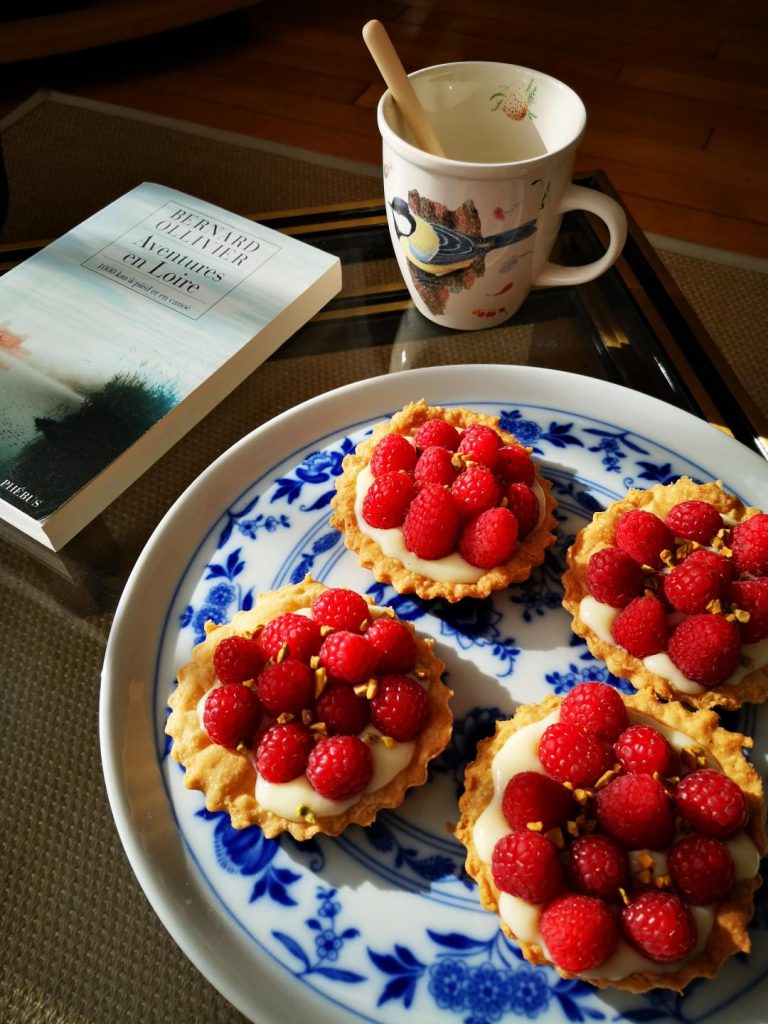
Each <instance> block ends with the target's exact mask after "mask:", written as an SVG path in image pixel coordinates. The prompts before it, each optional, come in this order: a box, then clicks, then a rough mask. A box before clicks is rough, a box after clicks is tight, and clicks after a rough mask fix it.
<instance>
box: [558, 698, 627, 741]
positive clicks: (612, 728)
mask: <svg viewBox="0 0 768 1024" xmlns="http://www.w3.org/2000/svg"><path fill="white" fill-rule="evenodd" d="M560 721H561V722H570V723H571V725H580V726H581V727H582V728H583V729H586V730H587V732H591V733H594V735H595V736H597V737H598V738H599V739H601V740H608V741H609V742H611V741H613V740H615V739H616V737H617V736H618V735H619V733H621V732H622V730H623V729H626V727H627V725H628V723H629V718H628V717H627V709H626V708H625V707H624V701H623V700H622V699H621V694H620V693H619V691H618V690H615V689H614V688H613V687H612V686H608V684H607V683H578V684H577V685H576V686H574V688H573V689H572V690H571V691H570V693H568V694H566V696H565V697H563V699H562V701H561V703H560Z"/></svg>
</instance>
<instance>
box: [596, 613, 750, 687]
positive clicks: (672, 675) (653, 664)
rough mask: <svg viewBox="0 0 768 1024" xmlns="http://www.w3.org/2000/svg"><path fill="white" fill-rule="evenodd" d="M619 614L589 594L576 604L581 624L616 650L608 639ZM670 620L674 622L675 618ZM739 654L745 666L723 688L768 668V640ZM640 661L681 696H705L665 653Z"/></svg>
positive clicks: (733, 674)
mask: <svg viewBox="0 0 768 1024" xmlns="http://www.w3.org/2000/svg"><path fill="white" fill-rule="evenodd" d="M620 611H621V609H620V608H613V607H612V606H611V605H609V604H602V603H601V602H600V601H597V600H596V599H595V598H594V597H592V595H591V594H588V595H587V596H586V597H583V598H582V599H581V602H580V604H579V615H580V617H581V619H582V621H583V622H584V623H586V625H587V626H589V628H590V629H591V630H592V632H593V633H595V634H596V635H597V636H598V637H599V638H600V639H601V640H602V641H603V642H604V643H608V644H613V645H614V646H615V647H618V646H620V645H619V644H617V643H616V641H615V640H614V639H613V637H612V636H611V627H612V626H613V623H614V620H615V619H616V617H617V616H618V614H619V612H620ZM672 618H673V621H675V620H674V617H672ZM741 653H742V661H743V662H744V663H743V664H741V665H739V667H738V668H737V669H736V671H735V672H732V673H731V675H729V676H728V678H727V679H726V680H725V682H724V683H723V684H722V685H723V686H735V685H736V684H737V683H740V682H741V680H742V679H743V678H744V676H746V675H748V674H749V673H750V672H754V670H755V669H757V668H762V667H763V666H764V665H766V664H768V638H766V639H765V640H760V641H758V642H757V643H756V644H743V646H742V648H741ZM640 660H641V661H642V663H643V665H645V667H646V668H647V669H648V671H649V672H654V673H655V674H656V675H657V676H662V678H664V679H668V680H669V681H670V683H672V685H673V686H674V687H675V689H676V690H678V691H679V692H680V693H704V691H705V690H706V689H707V687H706V686H702V685H701V683H696V682H694V680H693V679H689V678H688V677H687V676H686V675H683V673H682V672H681V671H680V669H679V668H678V667H677V665H675V663H674V662H673V661H672V659H671V658H670V656H669V655H668V654H667V653H666V651H660V652H659V653H658V654H651V655H649V656H648V657H647V658H641V659H640Z"/></svg>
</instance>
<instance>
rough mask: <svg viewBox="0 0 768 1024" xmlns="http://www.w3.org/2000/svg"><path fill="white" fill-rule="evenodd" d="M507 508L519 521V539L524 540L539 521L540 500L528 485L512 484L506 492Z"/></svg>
mask: <svg viewBox="0 0 768 1024" xmlns="http://www.w3.org/2000/svg"><path fill="white" fill-rule="evenodd" d="M504 497H505V498H506V499H507V508H508V509H509V511H510V512H511V513H512V515H513V516H514V517H515V519H516V520H517V538H518V540H523V539H524V538H525V537H527V536H528V534H529V533H530V532H531V531H532V530H533V529H534V528H535V527H536V524H537V523H538V521H539V499H538V498H537V497H536V495H535V494H534V493H533V491H532V490H531V488H530V487H529V486H528V484H524V483H512V484H510V485H509V486H508V487H507V489H506V491H505V492H504Z"/></svg>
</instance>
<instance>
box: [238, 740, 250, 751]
mask: <svg viewBox="0 0 768 1024" xmlns="http://www.w3.org/2000/svg"><path fill="white" fill-rule="evenodd" d="M235 750H236V751H237V752H238V753H239V754H245V753H246V752H247V750H248V744H247V743H243V741H242V740H240V742H239V743H238V744H237V746H236V747H235Z"/></svg>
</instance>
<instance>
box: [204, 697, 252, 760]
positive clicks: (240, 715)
mask: <svg viewBox="0 0 768 1024" xmlns="http://www.w3.org/2000/svg"><path fill="white" fill-rule="evenodd" d="M260 717H261V704H260V703H259V698H258V697H257V696H256V694H255V693H254V692H253V690H252V689H251V688H250V687H249V686H243V684H242V683H224V685H223V686H216V687H214V688H213V689H212V690H211V691H210V692H209V693H208V696H207V697H206V698H205V707H204V709H203V728H204V729H205V731H206V732H207V733H208V739H209V740H211V742H212V743H218V744H220V746H222V747H232V748H234V747H236V746H237V745H238V744H239V743H245V742H249V741H250V740H251V739H252V738H253V734H254V733H255V732H256V726H257V725H258V724H259V718H260Z"/></svg>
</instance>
